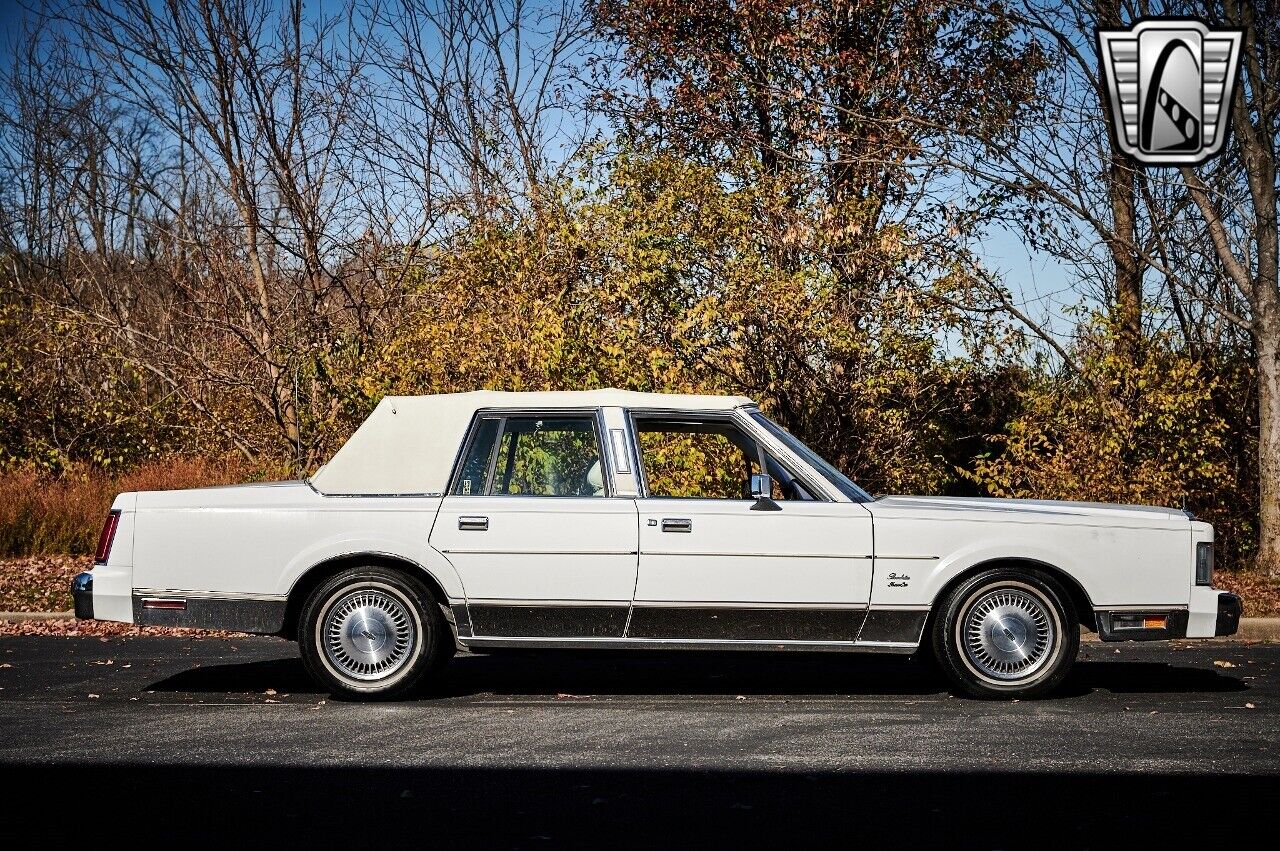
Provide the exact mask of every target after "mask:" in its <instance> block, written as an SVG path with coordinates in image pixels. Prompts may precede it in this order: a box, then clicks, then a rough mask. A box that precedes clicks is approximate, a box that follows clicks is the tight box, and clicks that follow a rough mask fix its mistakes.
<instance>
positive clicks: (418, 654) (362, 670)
mask: <svg viewBox="0 0 1280 851" xmlns="http://www.w3.org/2000/svg"><path fill="white" fill-rule="evenodd" d="M451 642H452V635H451V633H450V631H449V626H448V624H447V623H445V620H444V616H443V615H442V614H441V612H440V606H439V605H438V604H437V602H436V601H435V599H434V598H433V596H432V594H431V591H430V590H429V589H428V588H427V587H426V586H425V585H424V584H423V583H421V582H419V581H418V580H417V579H416V578H414V577H412V576H410V575H409V574H407V573H402V572H400V571H397V570H390V569H387V568H383V567H357V568H351V569H349V570H344V571H342V572H341V573H339V574H337V575H335V576H333V577H331V578H330V579H328V580H326V581H325V582H323V583H321V584H320V586H319V587H317V588H316V589H315V590H314V591H312V592H311V594H310V596H308V598H307V601H306V603H305V604H304V605H303V607H302V611H301V613H300V619H299V626H298V646H299V648H300V650H301V651H302V661H303V664H304V665H305V666H306V668H307V671H308V672H309V673H310V674H311V676H312V677H313V678H315V680H316V681H317V682H318V683H320V684H321V685H322V686H324V687H325V688H327V689H329V690H330V691H332V692H335V693H338V694H342V695H345V696H348V697H354V698H359V699H365V700H372V699H385V698H389V697H395V696H396V695H400V694H404V693H405V692H406V691H408V690H409V689H411V688H413V687H414V685H416V684H417V683H418V682H419V680H421V679H422V677H423V676H424V675H425V674H426V673H428V672H429V671H430V670H432V669H433V668H435V667H436V666H438V665H439V664H440V663H441V662H443V661H444V660H445V659H447V658H448V655H449V653H448V649H449V648H450V646H451Z"/></svg>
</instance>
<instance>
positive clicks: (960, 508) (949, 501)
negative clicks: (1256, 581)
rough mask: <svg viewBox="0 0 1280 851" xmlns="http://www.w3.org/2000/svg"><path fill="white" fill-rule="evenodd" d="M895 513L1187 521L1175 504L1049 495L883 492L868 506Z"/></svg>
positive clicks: (975, 517) (1162, 523) (1103, 522)
mask: <svg viewBox="0 0 1280 851" xmlns="http://www.w3.org/2000/svg"><path fill="white" fill-rule="evenodd" d="M868 507H869V508H871V509H872V511H876V510H879V509H884V510H887V511H890V512H892V513H895V514H904V515H906V514H937V513H943V514H948V515H956V519H960V518H959V515H960V514H967V515H969V516H968V517H966V518H964V519H972V520H1023V521H1035V520H1039V521H1042V522H1059V523H1062V522H1066V523H1071V522H1077V523H1082V524H1095V525H1116V526H1133V525H1159V526H1166V525H1169V524H1170V523H1187V522H1189V521H1190V517H1189V515H1187V513H1186V512H1185V511H1182V510H1181V509H1177V508H1162V507H1159V506H1154V505H1118V504H1113V503H1108V502H1067V501H1063V500H1051V499H986V498H978V497H955V496H882V497H880V498H879V499H877V500H876V501H875V502H872V503H870V504H869V506H868Z"/></svg>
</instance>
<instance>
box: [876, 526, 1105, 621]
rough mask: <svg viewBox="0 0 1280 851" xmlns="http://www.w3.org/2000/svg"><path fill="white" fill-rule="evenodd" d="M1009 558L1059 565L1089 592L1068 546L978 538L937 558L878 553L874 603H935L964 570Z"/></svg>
mask: <svg viewBox="0 0 1280 851" xmlns="http://www.w3.org/2000/svg"><path fill="white" fill-rule="evenodd" d="M1010 560H1016V561H1022V562H1033V563H1036V564H1041V565H1044V566H1045V567H1048V568H1056V569H1057V570H1059V571H1062V572H1064V573H1066V574H1068V575H1070V576H1071V577H1072V578H1073V579H1075V581H1076V582H1077V583H1079V584H1080V586H1081V587H1082V588H1084V590H1085V593H1086V594H1087V593H1089V588H1088V586H1087V584H1086V583H1085V581H1084V579H1083V577H1082V576H1081V571H1080V569H1079V566H1078V565H1077V564H1076V559H1075V558H1074V557H1073V556H1072V555H1071V554H1070V553H1068V552H1067V551H1066V550H1065V549H1061V548H1057V547H1053V546H1050V545H1046V544H1044V543H1034V542H1028V541H1023V542H1018V543H1006V542H999V541H978V542H974V543H972V544H967V545H965V546H962V547H960V548H959V549H956V550H953V551H951V552H948V553H946V554H944V555H941V556H939V557H936V558H922V557H918V556H917V557H913V558H911V559H899V558H893V557H884V558H882V557H880V556H877V557H876V561H875V582H874V587H873V589H872V595H871V605H873V606H916V607H920V606H933V605H934V604H935V603H936V602H937V599H938V595H939V594H941V593H942V590H943V589H944V588H946V587H947V585H948V584H950V583H951V581H952V580H954V579H955V578H956V577H957V576H959V575H960V574H962V573H964V572H965V571H967V570H970V569H971V568H974V567H976V566H978V565H981V564H985V563H987V562H994V561H1010ZM904 577H905V578H904ZM904 583H905V584H904Z"/></svg>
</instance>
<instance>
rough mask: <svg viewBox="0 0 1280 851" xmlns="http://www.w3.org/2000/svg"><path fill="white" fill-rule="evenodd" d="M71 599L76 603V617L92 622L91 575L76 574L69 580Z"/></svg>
mask: <svg viewBox="0 0 1280 851" xmlns="http://www.w3.org/2000/svg"><path fill="white" fill-rule="evenodd" d="M71 597H72V599H73V600H75V602H76V617H78V618H80V619H81V620H93V574H92V573H88V572H85V573H77V574H76V578H75V579H72V580H71Z"/></svg>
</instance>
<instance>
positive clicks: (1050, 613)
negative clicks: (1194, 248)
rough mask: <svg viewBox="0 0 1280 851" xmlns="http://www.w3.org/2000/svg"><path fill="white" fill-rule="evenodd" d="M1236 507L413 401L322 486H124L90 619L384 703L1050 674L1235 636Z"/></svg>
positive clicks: (576, 399) (85, 579) (605, 413)
mask: <svg viewBox="0 0 1280 851" xmlns="http://www.w3.org/2000/svg"><path fill="white" fill-rule="evenodd" d="M1212 581H1213V527H1212V526H1210V525H1208V524H1206V523H1200V522H1197V521H1195V520H1194V519H1192V518H1191V517H1190V516H1188V515H1187V514H1186V513H1185V512H1183V511H1179V510H1175V509H1171V508H1154V507H1145V506H1133V505H1102V504H1095V503H1078V502H1042V501H1035V500H1001V499H953V498H943V497H912V496H885V497H878V498H873V497H871V496H869V495H868V494H867V493H865V492H864V491H863V490H862V489H860V488H859V487H858V486H857V485H856V484H854V482H852V481H851V480H850V479H849V478H848V477H846V476H845V475H844V474H842V473H841V472H840V471H839V470H837V469H836V468H835V467H833V466H832V465H831V464H829V463H828V462H826V461H824V460H823V459H822V458H821V457H819V456H818V455H817V454H816V453H815V452H814V451H813V450H811V449H809V448H808V447H807V446H805V445H804V444H803V443H801V442H800V441H799V440H797V439H796V438H795V437H793V436H792V435H791V434H789V433H788V432H786V431H785V430H784V429H782V428H781V427H779V426H778V425H777V424H775V423H774V422H772V421H771V420H770V419H769V418H768V417H766V416H765V415H764V414H762V413H761V412H760V410H759V409H758V408H757V407H756V405H755V403H753V402H752V401H751V400H750V399H745V398H741V397H721V396H680V395H661V394H648V393H633V392H626V391H620V390H598V391H584V392H562V393H501V392H488V391H480V392H475V393H460V394H450V395H438V396H416V397H388V398H386V399H383V400H382V402H381V403H380V404H379V405H378V406H377V408H376V409H375V410H374V412H373V413H372V414H371V415H370V417H369V419H368V420H367V421H366V422H365V423H364V424H363V425H362V426H361V427H360V428H359V430H357V431H356V433H355V434H354V435H352V437H351V439H350V440H349V441H348V442H347V443H346V444H345V445H344V446H343V447H342V449H341V450H340V451H339V452H338V453H337V454H336V455H334V457H333V458H332V460H331V461H330V462H329V463H328V464H327V465H325V466H324V467H322V468H321V469H320V470H319V471H318V472H317V473H316V474H315V475H314V476H312V477H311V478H309V479H306V480H304V481H296V482H280V483H271V484H255V485H244V486H235V487H217V488H202V489H198V490H184V491H150V492H142V493H125V494H121V495H120V496H118V497H117V498H116V500H115V503H114V506H113V507H112V509H111V512H110V514H109V515H108V518H107V522H106V525H105V527H104V529H103V532H102V538H101V541H100V542H99V546H98V552H97V556H96V563H95V567H94V568H93V570H92V571H91V572H89V573H82V574H80V575H79V576H77V577H76V579H75V582H74V585H73V592H74V596H75V605H76V614H77V616H78V617H81V618H98V619H102V620H112V621H124V622H126V623H135V624H154V625H162V626H185V627H204V628H216V629H226V630H241V631H245V632H254V633H265V634H274V635H283V636H287V637H290V638H294V639H296V640H297V642H298V644H299V645H300V647H301V654H302V659H303V661H304V663H305V665H306V667H307V669H308V670H309V671H310V672H311V674H312V675H313V676H314V677H315V678H316V680H318V681H319V682H320V683H321V684H322V685H323V686H324V687H325V688H327V689H329V690H332V691H334V692H338V693H342V694H345V695H348V696H353V697H366V698H375V697H376V698H385V697H389V696H392V695H397V694H401V693H403V692H405V691H406V690H408V689H410V688H411V687H413V686H414V684H415V683H418V682H420V681H422V679H423V678H424V677H428V676H430V674H431V672H432V671H434V670H436V669H437V668H438V666H440V665H441V664H443V663H444V662H446V661H447V660H448V659H449V657H450V656H452V655H453V653H454V652H455V650H457V649H458V648H462V649H464V650H469V651H481V652H482V651H485V650H488V649H492V648H512V647H518V648H557V647H560V648H608V649H617V648H640V649H645V650H654V649H667V648H670V649H714V650H730V649H732V650H771V651H772V650H809V651H815V650H829V651H865V652H879V653H904V654H909V653H915V652H918V651H924V652H927V653H930V654H932V655H933V656H934V657H935V658H936V660H937V662H938V664H939V665H940V667H941V668H942V670H943V671H945V673H946V674H947V675H948V676H949V678H950V679H951V680H952V681H953V682H954V684H955V685H956V687H957V688H958V689H960V690H962V691H964V692H967V693H969V694H971V695H975V696H979V697H989V698H1009V697H1025V696H1030V695H1036V694H1042V693H1044V692H1047V691H1049V690H1051V689H1053V688H1054V687H1055V686H1056V685H1057V684H1059V683H1060V682H1061V681H1062V679H1063V678H1064V677H1065V676H1066V674H1067V672H1068V670H1069V669H1070V667H1071V665H1072V663H1073V662H1074V660H1075V657H1076V652H1077V649H1078V647H1079V641H1080V628H1081V627H1085V628H1087V629H1091V630H1096V631H1097V633H1098V634H1099V636H1100V637H1101V638H1102V640H1103V641H1148V640H1160V639H1171V638H1208V637H1211V636H1215V635H1231V634H1233V633H1235V631H1236V629H1237V626H1238V623H1239V618H1240V611H1241V604H1240V599H1239V598H1238V597H1236V596H1235V595H1233V594H1229V593H1225V592H1221V591H1218V590H1216V589H1214V588H1213V586H1212Z"/></svg>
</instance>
